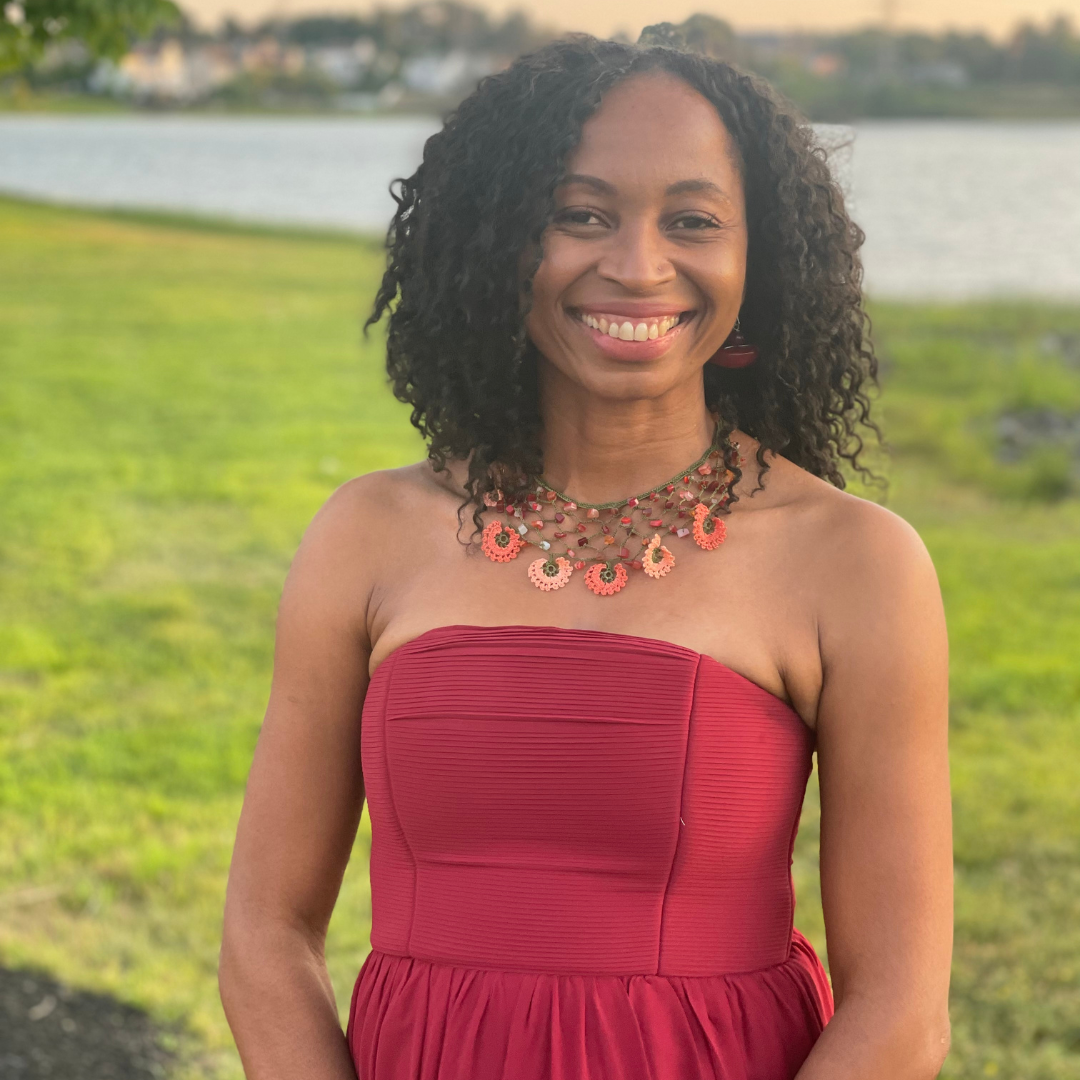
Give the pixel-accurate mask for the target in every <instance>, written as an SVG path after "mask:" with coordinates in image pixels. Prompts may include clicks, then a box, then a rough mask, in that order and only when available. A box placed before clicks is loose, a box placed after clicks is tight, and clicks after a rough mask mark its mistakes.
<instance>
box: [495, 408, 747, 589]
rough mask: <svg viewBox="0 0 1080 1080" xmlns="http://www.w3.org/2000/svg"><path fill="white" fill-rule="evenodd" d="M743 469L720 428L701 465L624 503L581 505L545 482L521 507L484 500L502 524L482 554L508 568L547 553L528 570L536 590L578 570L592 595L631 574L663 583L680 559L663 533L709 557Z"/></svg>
mask: <svg viewBox="0 0 1080 1080" xmlns="http://www.w3.org/2000/svg"><path fill="white" fill-rule="evenodd" d="M738 463H739V446H738V444H737V443H731V442H728V441H727V440H723V441H722V440H721V437H720V427H719V425H717V429H716V434H715V435H714V436H713V441H712V445H711V446H710V447H709V449H708V450H706V451H705V453H704V454H702V456H701V457H700V458H698V460H697V461H695V462H694V463H693V464H692V465H689V466H687V467H686V468H685V469H684V470H682V471H681V472H679V473H677V474H676V475H675V476H673V477H672V478H671V479H670V480H669V481H668V482H667V483H666V484H658V485H657V486H656V487H655V488H651V489H650V490H648V491H646V492H643V493H642V494H640V495H634V496H632V497H631V498H629V499H624V500H622V501H621V502H608V503H586V502H580V501H579V500H576V499H572V498H571V497H570V496H569V495H565V494H564V493H563V492H561V491H558V490H557V489H556V488H553V487H552V486H551V485H550V484H548V483H546V482H545V481H544V480H537V481H536V483H535V486H534V489H533V491H532V493H531V494H530V495H528V496H527V497H525V498H524V499H519V501H518V503H517V504H514V503H513V502H507V501H505V500H504V499H503V497H502V492H499V491H496V492H494V493H492V494H488V495H485V496H484V504H485V505H486V506H487V507H488V508H489V509H490V510H493V511H495V513H497V514H503V515H505V519H503V520H495V521H492V522H491V523H490V524H489V525H488V526H487V527H486V528H485V529H484V531H483V533H482V535H481V548H482V550H483V552H484V554H485V555H486V556H487V557H488V558H489V559H491V560H492V561H493V562H510V561H511V560H512V559H516V558H517V557H518V555H519V554H521V552H522V551H523V550H524V549H525V548H526V547H527V546H528V545H532V546H534V547H537V548H539V549H540V550H541V551H543V552H545V553H546V554H545V555H543V556H542V557H541V558H539V559H536V560H535V561H533V562H532V563H530V564H529V580H530V581H531V582H532V583H533V584H534V585H535V586H536V587H537V588H538V589H542V590H543V591H544V592H550V591H551V590H553V589H561V588H562V587H563V586H564V585H565V584H566V583H567V582H568V581H569V580H570V578H571V576H572V575H573V573H574V571H575V570H584V571H585V584H586V585H587V586H588V587H589V589H590V590H592V592H594V593H596V595H597V596H612V595H613V594H614V593H617V592H619V591H620V590H621V589H622V588H623V586H625V585H626V583H627V581H628V580H629V577H630V575H629V573H628V571H630V570H643V571H644V572H645V574H646V575H647V576H648V577H651V578H662V577H663V576H664V575H665V574H667V573H668V572H669V571H670V570H671V569H672V567H673V566H674V565H675V556H674V555H673V554H672V553H671V551H670V550H669V549H668V548H667V547H665V546H664V545H663V543H662V534H664V533H667V534H669V535H671V536H675V537H679V538H681V537H685V536H689V535H691V534H692V535H693V537H694V542H695V543H696V544H697V545H698V547H700V548H704V549H705V550H706V551H712V550H713V549H714V548H717V547H719V546H720V545H721V544H722V543H723V542H724V538H725V536H726V535H727V528H726V526H725V525H724V521H723V519H722V518H721V517H719V516H718V514H719V511H722V510H723V509H724V507H726V506H727V504H728V502H729V501H730V499H731V484H732V482H733V481H734V479H735V473H734V472H732V469H733V467H735V466H737V465H738ZM549 535H550V536H551V539H548V536H549Z"/></svg>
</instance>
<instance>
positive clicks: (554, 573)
mask: <svg viewBox="0 0 1080 1080" xmlns="http://www.w3.org/2000/svg"><path fill="white" fill-rule="evenodd" d="M573 572H574V567H573V566H572V565H571V563H570V560H569V559H564V558H563V557H562V556H559V557H558V558H555V559H537V560H536V562H533V563H529V580H530V581H531V582H532V583H533V584H534V585H535V586H536V587H537V588H538V589H543V590H544V592H551V590H552V589H561V588H562V587H563V586H564V585H565V584H566V583H567V582H568V581H569V580H570V575H571V574H572V573H573Z"/></svg>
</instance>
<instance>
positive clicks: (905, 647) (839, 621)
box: [777, 462, 947, 670]
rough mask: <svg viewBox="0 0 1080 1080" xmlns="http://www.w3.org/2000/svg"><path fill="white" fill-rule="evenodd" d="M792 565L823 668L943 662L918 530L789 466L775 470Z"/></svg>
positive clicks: (937, 594)
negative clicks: (914, 657)
mask: <svg viewBox="0 0 1080 1080" xmlns="http://www.w3.org/2000/svg"><path fill="white" fill-rule="evenodd" d="M777 480H778V484H777V487H778V489H780V490H778V492H777V495H780V496H781V498H782V501H783V505H784V506H785V508H786V509H787V510H788V511H789V512H788V514H787V515H786V524H785V527H784V533H785V537H786V540H785V547H786V550H787V553H788V555H789V557H790V564H791V565H792V566H793V567H795V568H797V570H796V573H797V575H798V577H799V578H800V580H801V584H802V586H803V588H804V589H805V590H806V593H807V594H808V596H809V597H810V598H811V603H812V607H813V611H814V617H815V621H816V623H817V631H818V635H817V636H818V645H819V649H820V651H821V660H822V663H823V665H824V666H825V667H826V668H828V667H829V666H830V664H831V663H835V661H836V658H837V657H846V658H849V659H850V658H853V657H856V656H858V655H860V654H861V653H863V652H864V651H865V650H867V649H871V650H873V653H874V660H873V665H872V666H873V667H875V669H878V670H880V667H881V665H882V663H883V662H884V661H883V656H884V655H885V654H886V653H890V654H892V655H898V654H900V653H907V652H911V651H913V650H914V651H915V652H923V651H924V650H925V655H924V660H925V661H926V662H936V660H935V658H934V657H933V656H931V654H935V653H939V654H940V655H942V656H944V655H945V653H946V651H947V646H946V645H945V628H944V612H943V609H942V601H941V591H940V589H939V586H938V580H937V574H936V572H935V570H934V565H933V562H932V561H931V558H930V555H929V552H928V551H927V549H926V546H925V544H924V543H923V541H922V538H921V537H920V536H919V534H918V533H917V532H916V531H915V529H914V528H913V527H912V526H911V525H910V524H908V522H906V521H905V520H904V519H903V518H902V517H900V516H899V515H898V514H895V513H893V512H892V511H891V510H889V509H887V508H886V507H884V506H880V505H878V504H877V503H874V502H870V501H869V500H867V499H862V498H859V497H858V496H855V495H851V494H848V493H847V492H844V491H840V490H839V489H837V488H835V487H833V486H832V485H831V484H828V483H826V482H825V481H823V480H821V479H819V478H818V477H815V476H812V475H811V474H810V473H808V472H806V471H805V470H803V469H800V468H798V467H797V466H795V465H793V464H791V463H790V462H785V463H783V465H780V466H779V467H778V468H777Z"/></svg>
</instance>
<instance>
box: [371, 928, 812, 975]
mask: <svg viewBox="0 0 1080 1080" xmlns="http://www.w3.org/2000/svg"><path fill="white" fill-rule="evenodd" d="M794 944H795V939H794V936H793V937H792V946H793V947H792V948H791V949H790V951H789V953H788V955H787V956H786V957H785V958H784V959H783V960H780V961H778V962H777V963H775V964H767V965H766V966H765V967H760V968H746V969H744V970H742V971H714V972H710V973H709V974H707V975H682V974H679V973H678V972H674V973H671V972H664V973H661V972H659V971H624V972H605V971H548V970H546V969H543V968H507V967H494V966H491V965H485V964H466V963H459V962H457V961H453V960H434V959H431V958H429V957H424V956H413V955H412V954H410V953H396V952H391V951H390V950H389V949H372V950H371V951H370V953H369V954H368V955H369V956H372V955H375V954H379V955H381V956H387V957H391V958H392V959H395V960H414V961H415V962H416V963H418V964H428V965H430V966H432V967H445V968H456V969H458V970H459V971H482V972H493V973H495V974H499V975H528V976H536V975H547V976H551V977H553V978H557V979H740V978H744V977H748V976H751V975H765V974H768V973H769V972H770V971H778V970H779V969H781V968H785V967H789V966H794V967H799V966H801V965H800V964H799V962H798V959H799V957H798V950H797V949H796V948H794Z"/></svg>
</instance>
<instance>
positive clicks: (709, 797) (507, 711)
mask: <svg viewBox="0 0 1080 1080" xmlns="http://www.w3.org/2000/svg"><path fill="white" fill-rule="evenodd" d="M812 749H813V735H812V733H811V731H810V730H809V729H808V728H807V727H806V725H805V724H804V723H803V722H802V721H801V720H800V718H799V717H798V715H797V714H796V713H795V712H794V711H793V710H792V709H791V708H789V707H788V706H787V705H785V704H784V703H783V702H782V701H780V700H779V699H778V698H776V697H774V696H773V695H772V694H770V693H768V692H767V691H766V690H763V689H762V688H761V687H759V686H757V685H756V684H754V683H752V682H750V681H749V680H748V679H746V678H744V677H743V676H741V675H737V674H736V673H735V672H733V671H731V670H730V669H729V668H727V667H724V665H722V664H720V663H718V662H717V661H715V660H713V659H711V658H710V657H707V656H703V655H701V654H699V653H696V652H694V651H693V650H691V649H687V648H684V647H682V646H679V645H671V644H669V643H667V642H663V641H655V640H652V639H648V638H641V637H631V636H628V635H625V634H615V633H608V632H606V631H597V630H566V629H559V628H555V627H547V626H494V627H479V626H445V627H440V628H438V629H436V630H431V631H428V632H427V633H425V634H421V635H420V637H418V638H416V639H414V640H413V641H410V642H408V643H407V644H406V645H403V646H402V647H401V648H399V649H396V650H395V651H394V652H393V653H392V654H391V655H390V656H389V657H388V658H387V659H386V660H385V661H384V662H383V663H382V664H380V665H379V667H378V669H377V670H376V672H375V675H374V676H373V678H372V680H371V684H370V687H369V689H368V693H367V699H366V701H365V703H364V714H363V731H362V757H363V771H364V783H365V786H366V789H367V798H368V804H369V811H370V814H371V831H372V838H371V918H372V927H371V946H372V951H371V954H370V955H369V956H368V958H367V959H366V960H365V961H364V964H363V967H362V968H361V969H360V974H359V977H358V978H357V981H356V987H355V989H354V991H353V999H352V1007H351V1012H350V1018H349V1026H348V1042H349V1048H350V1050H351V1053H352V1057H353V1061H354V1063H355V1065H356V1070H357V1074H358V1077H359V1080H704V1078H709V1080H712V1078H722V1080H790V1078H791V1077H794V1075H795V1073H796V1072H797V1071H798V1069H799V1066H800V1065H801V1064H802V1062H803V1060H804V1059H805V1057H806V1055H807V1054H808V1053H809V1051H810V1048H811V1047H812V1046H813V1044H814V1041H815V1040H816V1039H817V1037H818V1035H819V1034H820V1033H821V1030H822V1028H823V1027H824V1025H825V1023H826V1021H827V1020H828V1019H829V1017H830V1015H831V1014H832V996H831V993H830V990H829V984H828V981H827V979H826V976H825V972H824V971H823V970H822V967H821V963H820V961H819V960H818V958H817V956H816V955H815V953H814V951H813V949H812V948H811V946H810V945H809V943H808V942H807V941H806V940H805V939H804V938H803V937H802V935H800V934H799V932H798V931H797V930H794V929H793V927H792V913H793V910H794V905H795V901H794V894H793V890H792V883H791V852H792V846H793V844H794V841H795V832H796V829H797V828H798V819H799V812H800V809H801V807H802V800H803V794H804V792H805V788H806V781H807V778H808V776H809V772H810V755H811V751H812Z"/></svg>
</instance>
